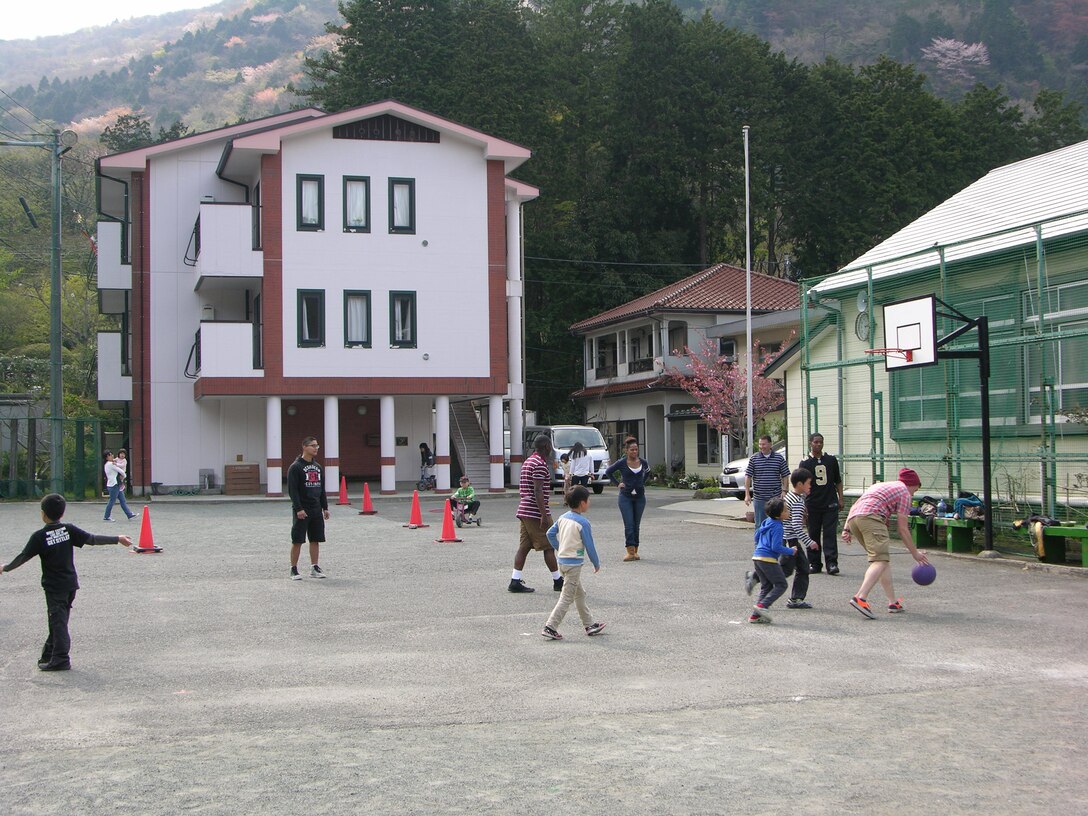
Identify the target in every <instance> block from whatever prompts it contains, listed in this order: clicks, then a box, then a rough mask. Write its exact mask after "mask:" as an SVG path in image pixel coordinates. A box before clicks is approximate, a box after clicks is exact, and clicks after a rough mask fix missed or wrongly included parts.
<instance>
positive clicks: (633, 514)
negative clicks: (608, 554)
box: [619, 493, 646, 549]
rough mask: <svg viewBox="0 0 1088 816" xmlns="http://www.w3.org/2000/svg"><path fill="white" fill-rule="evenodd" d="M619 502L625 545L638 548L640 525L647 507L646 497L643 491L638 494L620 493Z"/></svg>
mask: <svg viewBox="0 0 1088 816" xmlns="http://www.w3.org/2000/svg"><path fill="white" fill-rule="evenodd" d="M619 504H620V515H621V516H622V517H623V543H624V546H626V547H634V548H635V549H638V526H639V524H641V523H642V511H643V510H645V509H646V497H645V496H644V495H643V494H641V493H640V494H638V495H637V496H628V495H626V494H624V493H620V500H619Z"/></svg>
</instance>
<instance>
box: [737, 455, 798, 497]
mask: <svg viewBox="0 0 1088 816" xmlns="http://www.w3.org/2000/svg"><path fill="white" fill-rule="evenodd" d="M744 475H745V476H750V477H751V478H752V495H754V496H756V497H758V498H761V499H773V498H774V497H775V496H781V495H782V480H783V479H784V478H785V477H786V476H789V475H790V467H789V465H787V464H786V457H785V456H783V455H782V454H781V453H776V452H775V451H771V452H770V454H769V455H767V456H764V455H763V451H759V452H757V453H756V454H755V455H754V456H752V458H751V459H749V460H748V469H747V470H745V471H744Z"/></svg>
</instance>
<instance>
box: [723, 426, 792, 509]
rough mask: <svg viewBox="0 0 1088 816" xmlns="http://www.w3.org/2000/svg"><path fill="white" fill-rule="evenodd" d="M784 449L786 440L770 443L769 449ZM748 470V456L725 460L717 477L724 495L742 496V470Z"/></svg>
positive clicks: (741, 497)
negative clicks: (730, 460) (720, 473)
mask: <svg viewBox="0 0 1088 816" xmlns="http://www.w3.org/2000/svg"><path fill="white" fill-rule="evenodd" d="M785 449H786V440H785V439H780V440H778V441H777V442H775V443H774V444H773V445H771V450H773V451H776V452H778V453H781V452H782V451H784V450H785ZM746 470H748V457H747V456H745V457H744V458H743V459H734V460H733V461H732V462H727V463H726V464H725V467H723V468H722V475H721V476H720V477H719V478H718V481H719V482H720V483H721V486H722V490H724V491H725V495H727V496H734V497H736V498H738V499H743V498H744V471H746Z"/></svg>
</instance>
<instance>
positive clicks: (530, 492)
mask: <svg viewBox="0 0 1088 816" xmlns="http://www.w3.org/2000/svg"><path fill="white" fill-rule="evenodd" d="M535 482H539V483H540V486H541V493H543V494H544V507H545V510H547V507H548V494H549V493H551V482H552V469H551V468H550V467H549V466H548V463H547V462H546V461H544V457H543V456H541V455H540V454H539V453H537V452H536V451H533V452H532V453H531V454H530V455H529V458H527V459H526V460H525V461H524V462H522V463H521V479H519V480H518V495H519V496H520V501H519V502H518V511H517V512H516V513H515V514H514V515H515V516H516V517H517V518H519V519H540V508H539V507H538V506H537V503H536V489H535V487H534V486H533V485H534V483H535Z"/></svg>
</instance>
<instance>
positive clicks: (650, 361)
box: [627, 357, 654, 374]
mask: <svg viewBox="0 0 1088 816" xmlns="http://www.w3.org/2000/svg"><path fill="white" fill-rule="evenodd" d="M653 370H654V358H653V357H643V358H642V359H641V360H632V361H631V362H629V363H628V364H627V371H628V373H629V374H638V373H640V372H642V371H653Z"/></svg>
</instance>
